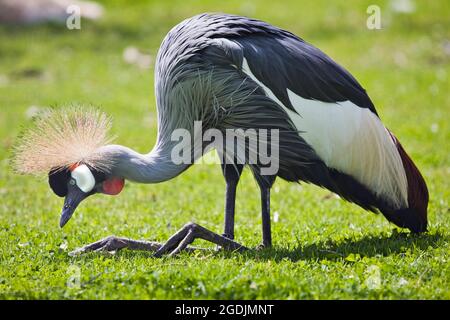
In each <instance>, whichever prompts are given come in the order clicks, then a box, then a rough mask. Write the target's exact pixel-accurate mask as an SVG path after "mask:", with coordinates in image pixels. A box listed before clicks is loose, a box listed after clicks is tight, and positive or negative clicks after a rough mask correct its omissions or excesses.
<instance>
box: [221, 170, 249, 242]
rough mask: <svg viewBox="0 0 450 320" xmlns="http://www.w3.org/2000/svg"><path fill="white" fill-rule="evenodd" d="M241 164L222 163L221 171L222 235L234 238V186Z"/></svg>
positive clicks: (235, 186)
mask: <svg viewBox="0 0 450 320" xmlns="http://www.w3.org/2000/svg"><path fill="white" fill-rule="evenodd" d="M243 168H244V166H243V165H242V164H236V165H232V164H222V173H223V176H224V177H225V182H226V184H227V186H226V192H225V227H224V233H223V236H224V237H227V238H229V239H234V213H235V210H234V209H235V204H236V188H237V185H238V182H239V178H240V177H241V173H242V169H243Z"/></svg>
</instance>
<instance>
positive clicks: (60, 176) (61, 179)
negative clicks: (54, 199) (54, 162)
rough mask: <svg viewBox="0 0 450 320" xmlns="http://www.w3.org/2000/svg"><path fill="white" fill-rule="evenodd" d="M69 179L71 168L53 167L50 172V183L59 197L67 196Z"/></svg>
mask: <svg viewBox="0 0 450 320" xmlns="http://www.w3.org/2000/svg"><path fill="white" fill-rule="evenodd" d="M69 179H70V171H69V169H64V170H61V169H52V170H51V171H50V172H49V173H48V184H49V185H50V188H52V190H53V192H54V193H55V194H56V195H57V196H59V197H65V196H66V195H67V182H68V181H69Z"/></svg>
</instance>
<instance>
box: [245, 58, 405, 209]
mask: <svg viewBox="0 0 450 320" xmlns="http://www.w3.org/2000/svg"><path fill="white" fill-rule="evenodd" d="M242 69H243V71H244V72H245V73H246V74H247V75H248V76H249V77H250V78H252V80H254V81H255V82H256V83H258V84H259V85H260V86H261V87H262V88H263V89H264V91H265V93H266V95H267V96H268V97H269V98H271V99H272V100H274V101H275V102H277V103H278V104H279V105H280V106H281V107H282V108H283V109H284V110H285V111H286V113H287V114H288V115H289V117H290V118H291V120H292V122H293V123H294V124H295V126H296V128H297V129H298V130H299V131H300V133H299V134H300V136H301V137H302V138H303V139H304V140H305V141H306V142H307V143H308V144H309V145H310V146H311V147H312V148H313V149H314V150H315V151H316V153H317V155H318V156H319V157H320V158H321V159H322V160H323V161H324V162H325V164H326V165H327V166H328V167H330V168H334V169H336V170H338V171H340V172H343V173H345V174H348V175H350V176H352V177H353V178H355V179H356V180H357V181H358V182H360V183H361V184H363V185H365V186H366V187H368V188H369V190H371V191H372V192H374V193H375V194H376V195H377V196H379V197H381V198H383V199H388V201H389V202H390V203H391V205H393V206H394V207H395V208H397V209H398V208H404V207H406V206H407V203H408V182H407V178H406V173H405V170H404V167H403V163H402V159H401V158H400V155H399V153H398V151H397V148H396V146H395V144H394V142H393V141H392V138H391V137H390V135H389V133H388V132H387V129H386V128H385V127H384V125H383V124H382V123H381V121H380V119H379V118H378V117H377V116H376V115H375V114H373V113H372V112H371V111H370V110H368V109H366V108H360V107H358V106H357V105H355V104H354V103H352V102H351V101H343V102H336V103H330V102H322V101H318V100H310V99H305V98H303V97H301V96H299V95H297V94H295V93H294V92H292V91H290V90H289V89H287V93H288V96H289V100H290V101H291V104H292V106H293V107H294V108H295V110H296V111H297V113H296V112H293V111H292V110H290V109H288V108H286V107H285V106H284V105H283V104H282V103H281V101H280V100H279V99H278V98H277V97H276V96H275V95H274V94H273V92H272V91H271V90H270V89H269V88H267V87H266V86H265V85H264V84H263V83H262V82H261V81H259V80H258V79H257V78H256V77H255V75H254V74H253V73H252V72H251V70H250V67H249V65H248V63H247V60H246V59H245V58H244V61H243V65H242Z"/></svg>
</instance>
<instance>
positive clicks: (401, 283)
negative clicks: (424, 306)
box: [397, 278, 409, 287]
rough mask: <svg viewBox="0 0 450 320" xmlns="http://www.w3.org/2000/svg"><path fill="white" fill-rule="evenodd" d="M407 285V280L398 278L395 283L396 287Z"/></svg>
mask: <svg viewBox="0 0 450 320" xmlns="http://www.w3.org/2000/svg"><path fill="white" fill-rule="evenodd" d="M408 283H409V282H408V280H406V279H405V278H400V279H399V280H398V282H397V286H399V287H403V286H406V285H407V284H408Z"/></svg>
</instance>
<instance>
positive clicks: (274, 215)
mask: <svg viewBox="0 0 450 320" xmlns="http://www.w3.org/2000/svg"><path fill="white" fill-rule="evenodd" d="M279 217H280V215H279V214H278V211H275V212H274V213H273V222H278V220H279Z"/></svg>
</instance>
